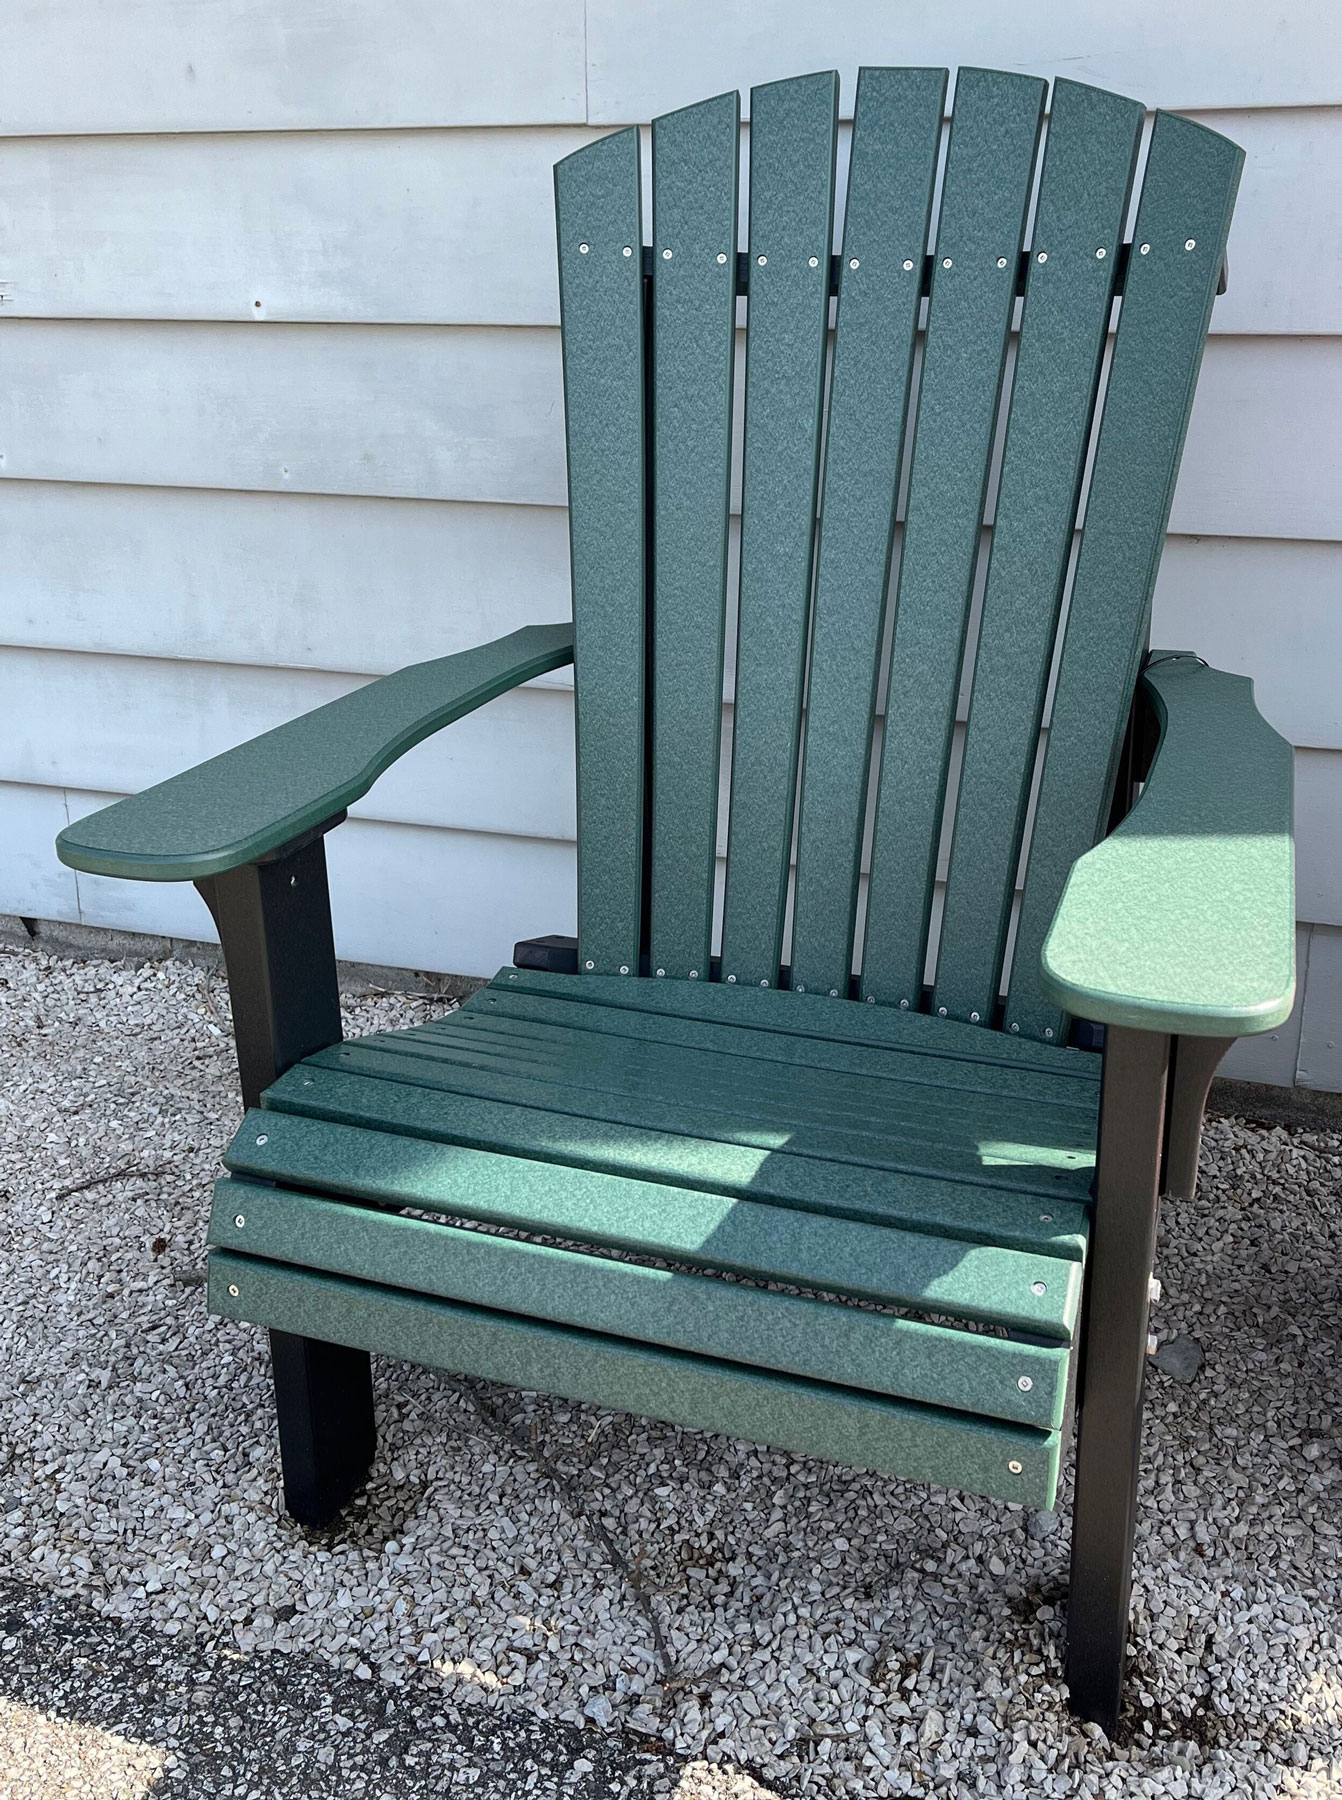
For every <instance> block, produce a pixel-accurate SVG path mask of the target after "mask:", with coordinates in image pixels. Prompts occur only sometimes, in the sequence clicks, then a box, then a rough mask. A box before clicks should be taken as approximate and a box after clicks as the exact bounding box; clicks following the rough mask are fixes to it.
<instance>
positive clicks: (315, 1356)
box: [270, 1331, 377, 1526]
mask: <svg viewBox="0 0 1342 1800" xmlns="http://www.w3.org/2000/svg"><path fill="white" fill-rule="evenodd" d="M270 1368H271V1373H272V1375H273V1376H274V1378H275V1411H276V1415H277V1417H278V1420H279V1428H280V1465H281V1467H282V1469H283V1471H284V1507H285V1511H286V1512H287V1513H288V1514H289V1516H290V1517H291V1518H294V1519H297V1520H298V1523H299V1524H300V1525H312V1526H321V1525H329V1524H330V1522H331V1520H332V1519H334V1518H335V1516H336V1514H337V1513H338V1512H339V1511H340V1509H341V1508H342V1507H343V1506H344V1504H345V1502H346V1501H347V1500H348V1499H350V1497H351V1496H352V1495H354V1494H356V1493H358V1491H359V1489H360V1488H361V1487H362V1486H363V1484H364V1482H365V1480H366V1479H367V1476H368V1466H369V1464H370V1463H371V1462H372V1460H373V1453H374V1451H375V1450H376V1449H377V1425H376V1422H375V1420H374V1417H373V1371H372V1365H371V1363H370V1362H369V1360H368V1352H367V1351H366V1350H350V1349H348V1348H347V1347H346V1346H345V1345H344V1344H325V1343H323V1342H322V1341H321V1340H320V1339H319V1338H305V1337H294V1336H293V1335H292V1334H291V1333H290V1332H287V1331H272V1332H271V1334H270Z"/></svg>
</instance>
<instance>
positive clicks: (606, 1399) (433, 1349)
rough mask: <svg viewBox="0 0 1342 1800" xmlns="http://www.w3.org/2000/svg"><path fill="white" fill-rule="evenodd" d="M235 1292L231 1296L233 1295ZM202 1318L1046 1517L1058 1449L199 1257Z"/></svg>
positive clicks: (983, 1423)
mask: <svg viewBox="0 0 1342 1800" xmlns="http://www.w3.org/2000/svg"><path fill="white" fill-rule="evenodd" d="M233 1289H236V1290H237V1292H236V1293H234V1292H233V1291H232V1290H233ZM209 1304H210V1310H211V1311H212V1312H214V1313H217V1314H221V1315H223V1316H225V1317H228V1318H234V1319H250V1320H252V1321H254V1322H255V1323H256V1324H259V1325H268V1326H271V1327H273V1328H276V1329H279V1330H282V1331H289V1332H294V1333H296V1334H298V1335H300V1336H303V1337H313V1338H319V1339H321V1340H323V1341H325V1342H327V1343H336V1344H352V1345H355V1346H357V1347H358V1348H360V1349H365V1350H373V1351H377V1352H380V1353H382V1354H384V1355H389V1356H398V1357H404V1358H406V1359H407V1360H409V1361H412V1362H417V1363H424V1364H427V1365H428V1366H429V1367H431V1368H447V1369H454V1370H456V1371H458V1372H459V1373H461V1374H466V1375H478V1376H481V1377H483V1378H484V1379H486V1380H489V1381H502V1382H506V1383H508V1384H509V1385H510V1386H513V1387H519V1388H524V1389H528V1390H531V1391H533V1392H540V1393H549V1394H562V1395H564V1396H565V1397H566V1398H568V1399H571V1400H582V1401H590V1402H593V1403H594V1404H597V1405H600V1406H606V1407H617V1408H621V1409H624V1410H627V1411H630V1412H635V1413H638V1414H640V1415H641V1416H642V1417H644V1418H653V1419H669V1420H671V1421H672V1422H674V1423H678V1424H687V1425H695V1426H698V1427H699V1428H700V1429H706V1430H709V1431H721V1432H726V1433H729V1434H731V1435H733V1436H737V1437H745V1438H747V1439H749V1440H750V1441H751V1442H754V1443H765V1444H775V1445H778V1446H779V1447H780V1448H782V1449H787V1450H795V1451H800V1452H802V1453H803V1454H807V1455H814V1456H823V1457H827V1458H829V1459H831V1460H832V1461H835V1462H842V1463H847V1464H849V1465H853V1466H856V1467H859V1468H876V1469H889V1470H891V1471H893V1472H894V1473H897V1474H899V1475H902V1476H904V1477H905V1478H907V1479H912V1480H915V1481H936V1482H941V1483H943V1484H945V1485H947V1486H952V1487H957V1488H960V1489H962V1490H964V1491H967V1492H969V1493H980V1494H991V1495H995V1496H997V1497H998V1498H1000V1499H1006V1500H1016V1501H1019V1502H1020V1503H1022V1504H1023V1505H1028V1506H1035V1507H1048V1506H1051V1505H1052V1504H1053V1498H1054V1494H1055V1492H1056V1490H1057V1479H1058V1458H1059V1449H1060V1443H1059V1436H1058V1433H1057V1432H1056V1431H1047V1432H1046V1431H1041V1430H1038V1429H1036V1428H1033V1427H1030V1426H1028V1425H1011V1424H1007V1423H1005V1422H1002V1421H996V1420H989V1419H980V1418H974V1417H971V1416H969V1415H966V1414H963V1413H954V1412H949V1411H945V1410H943V1409H941V1408H937V1407H930V1406H922V1405H919V1404H917V1403H916V1402H914V1401H905V1400H888V1399H884V1398H883V1397H881V1396H879V1395H875V1394H863V1393H859V1392H857V1391H856V1390H854V1389H852V1388H848V1387H839V1386H831V1385H830V1384H829V1383H826V1382H816V1381H808V1380H804V1379H802V1378H800V1377H796V1376H786V1375H776V1374H773V1373H770V1372H766V1371H764V1370H759V1369H749V1368H747V1367H745V1366H744V1365H742V1364H739V1363H727V1362H723V1361H721V1360H720V1359H718V1358H714V1357H706V1356H690V1355H686V1354H685V1353H684V1352H678V1351H672V1350H663V1349H654V1348H653V1347H651V1346H648V1345H642V1344H633V1343H629V1342H627V1341H622V1340H620V1339H618V1338H612V1337H608V1336H606V1335H604V1334H602V1333H597V1332H587V1331H578V1330H574V1329H573V1328H571V1327H564V1326H557V1325H550V1324H543V1323H540V1322H537V1321H533V1320H530V1319H520V1318H514V1317H510V1316H508V1315H506V1314H502V1313H496V1312H491V1311H488V1310H486V1309H484V1308H479V1307H473V1306H464V1305H462V1304H460V1303H458V1302H456V1301H451V1300H438V1299H431V1298H427V1297H423V1296H420V1295H417V1294H407V1293H404V1292H402V1291H400V1290H398V1289H396V1288H389V1287H383V1286H379V1285H376V1284H374V1283H372V1282H362V1281H350V1280H347V1279H344V1278H341V1277H338V1276H330V1275H314V1274H311V1273H309V1272H307V1271H305V1270H298V1269H291V1268H286V1267H285V1266H284V1265H283V1264H280V1263H271V1262H264V1261H260V1260H253V1259H252V1258H250V1257H246V1256H236V1255H232V1254H230V1253H228V1252H227V1251H220V1250H215V1251H212V1252H211V1255H210V1281H209Z"/></svg>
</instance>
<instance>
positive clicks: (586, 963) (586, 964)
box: [583, 962, 596, 969]
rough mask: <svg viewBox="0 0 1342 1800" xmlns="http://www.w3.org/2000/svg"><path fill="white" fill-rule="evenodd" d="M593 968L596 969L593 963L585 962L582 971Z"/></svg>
mask: <svg viewBox="0 0 1342 1800" xmlns="http://www.w3.org/2000/svg"><path fill="white" fill-rule="evenodd" d="M595 967H596V964H595V963H594V962H585V963H584V964H583V968H584V969H594V968H595Z"/></svg>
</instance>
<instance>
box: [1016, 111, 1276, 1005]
mask: <svg viewBox="0 0 1342 1800" xmlns="http://www.w3.org/2000/svg"><path fill="white" fill-rule="evenodd" d="M1243 161H1244V154H1243V152H1242V151H1241V150H1240V149H1239V147H1238V146H1237V145H1235V144H1232V143H1231V142H1230V141H1229V140H1228V139H1227V138H1223V137H1221V136H1219V135H1218V134H1217V133H1216V132H1212V131H1208V130H1206V128H1205V127H1203V126H1201V125H1195V124H1193V123H1192V122H1191V121H1190V120H1188V119H1181V118H1178V117H1176V116H1175V115H1173V114H1171V113H1160V114H1158V115H1157V117H1156V123H1155V129H1154V131H1153V133H1152V137H1151V149H1150V154H1149V156H1148V158H1147V166H1146V176H1145V180H1144V182H1143V185H1142V196H1141V201H1140V204H1139V206H1138V210H1137V224H1136V229H1135V231H1134V234H1133V235H1134V243H1133V249H1132V255H1131V257H1130V259H1129V264H1128V272H1127V280H1126V283H1125V286H1124V293H1123V302H1122V306H1121V309H1120V312H1119V321H1118V331H1117V335H1116V338H1115V342H1114V354H1113V361H1112V364H1111V366H1110V371H1109V381H1108V386H1107V389H1106V393H1105V403H1104V415H1103V418H1102V420H1101V424H1100V433H1099V439H1098V442H1097V445H1096V450H1095V463H1094V468H1093V470H1092V474H1091V481H1090V491H1089V494H1088V496H1087V499H1086V508H1085V519H1084V527H1083V531H1082V538H1081V548H1080V551H1079V553H1078V557H1077V566H1076V575H1075V578H1074V580H1073V584H1072V598H1071V605H1070V608H1069V611H1068V615H1067V628H1066V634H1065V637H1064V641H1063V652H1062V660H1061V663H1060V666H1059V671H1058V683H1057V689H1056V692H1055V694H1054V699H1053V713H1052V717H1051V719H1050V721H1049V738H1048V749H1047V751H1046V753H1045V758H1044V769H1043V775H1042V778H1041V783H1040V790H1039V803H1038V807H1037V809H1036V814H1035V824H1034V832H1033V835H1032V838H1031V843H1030V856H1029V865H1028V869H1027V874H1026V885H1025V895H1024V898H1023V900H1022V903H1021V917H1020V925H1019V928H1018V932H1017V937H1016V947H1015V953H1014V956H1013V960H1012V969H1011V984H1010V989H1009V992H1008V995H1007V1011H1006V1020H1007V1026H1008V1029H1009V1030H1011V1031H1015V1032H1019V1033H1021V1034H1022V1035H1023V1036H1028V1037H1038V1038H1044V1039H1053V1040H1060V1039H1061V1037H1062V1034H1063V1030H1064V1025H1065V1020H1064V1017H1063V1015H1062V1013H1061V1012H1060V1011H1059V1009H1058V1008H1057V1007H1056V1006H1054V1005H1053V1004H1052V1003H1051V1002H1050V1001H1048V1000H1047V999H1046V998H1045V996H1044V994H1043V993H1042V991H1041V989H1040V985H1039V953H1040V949H1041V948H1042V945H1043V941H1044V938H1045V936H1046V935H1047V932H1048V928H1049V925H1050V924H1051V922H1052V919H1053V914H1054V911H1055V910H1056V907H1057V904H1058V899H1059V896H1060V895H1061V893H1062V889H1063V885H1064V883H1065V882H1066V879H1067V875H1068V872H1069V870H1070V869H1071V866H1072V864H1073V862H1075V860H1076V858H1077V857H1078V856H1080V855H1081V854H1082V853H1083V852H1084V851H1086V850H1088V849H1089V848H1090V847H1091V845H1092V844H1093V843H1094V842H1095V841H1096V839H1097V838H1098V837H1099V835H1100V832H1101V830H1102V829H1103V824H1104V819H1105V815H1106V812H1107V809H1108V805H1109V797H1110V791H1111V789H1112V786H1113V778H1114V769H1115V766H1116V762H1117V757H1118V751H1119V747H1120V745H1121V742H1122V737H1123V729H1124V724H1125V721H1126V718H1127V714H1128V707H1129V702H1130V700H1131V697H1132V684H1133V678H1134V674H1135V671H1136V667H1137V660H1138V658H1139V657H1140V654H1141V647H1142V644H1143V643H1144V641H1145V636H1146V629H1147V621H1148V617H1149V612H1150V604H1151V592H1152V589H1153V588H1154V586H1155V579H1156V571H1157V568H1158V567H1159V563H1160V552H1161V548H1162V546H1163V544H1164V538H1165V526H1166V522H1167V520H1168V518H1169V510H1170V500H1171V498H1172V496H1173V492H1174V480H1175V476H1176V474H1177V473H1178V468H1179V458H1180V456H1181V454H1182V451H1183V442H1184V435H1185V432H1186V431H1187V428H1188V415H1189V413H1190V411H1191V410H1192V404H1193V391H1194V388H1195V386H1196V383H1197V377H1198V370H1199V368H1200V366H1201V362H1202V347H1203V343H1204V341H1205V339H1206V335H1207V325H1208V322H1209V320H1210V318H1211V308H1212V301H1213V300H1214V298H1215V296H1216V283H1217V276H1218V273H1219V271H1220V268H1221V260H1222V257H1223V255H1224V253H1225V241H1226V235H1227V233H1228V231H1229V228H1230V214H1231V209H1232V207H1233V206H1234V202H1235V191H1236V188H1237V187H1238V185H1239V174H1240V168H1241V166H1242V164H1243Z"/></svg>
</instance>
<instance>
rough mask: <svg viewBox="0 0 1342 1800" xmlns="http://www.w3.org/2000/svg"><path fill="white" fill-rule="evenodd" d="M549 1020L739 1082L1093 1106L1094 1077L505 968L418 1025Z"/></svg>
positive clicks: (535, 1028)
mask: <svg viewBox="0 0 1342 1800" xmlns="http://www.w3.org/2000/svg"><path fill="white" fill-rule="evenodd" d="M555 1027H563V1028H565V1030H567V1031H568V1032H570V1033H582V1034H583V1035H584V1036H587V1037H591V1038H594V1039H596V1040H598V1041H606V1040H609V1039H620V1040H632V1041H633V1043H634V1044H636V1045H637V1044H640V1043H647V1044H652V1045H663V1046H666V1047H667V1048H671V1047H673V1046H674V1047H675V1048H677V1049H680V1050H688V1051H691V1052H694V1053H695V1054H697V1055H702V1054H705V1053H707V1054H710V1055H712V1054H721V1055H726V1056H730V1057H731V1058H732V1059H733V1061H734V1062H735V1063H736V1064H738V1065H739V1066H740V1067H741V1069H742V1074H741V1076H740V1079H741V1080H743V1081H749V1080H751V1079H753V1077H754V1074H755V1071H754V1068H753V1065H754V1064H755V1063H756V1062H757V1061H758V1062H762V1063H763V1064H764V1068H763V1069H762V1070H760V1071H758V1073H759V1074H760V1075H761V1076H763V1077H764V1078H765V1079H766V1080H767V1079H768V1078H770V1077H771V1076H772V1075H775V1074H776V1073H777V1072H778V1071H777V1070H775V1069H774V1067H773V1065H775V1064H783V1065H785V1067H787V1068H793V1067H800V1068H802V1069H803V1070H807V1071H816V1072H825V1073H828V1072H829V1071H836V1072H841V1073H842V1074H843V1075H844V1076H845V1077H855V1078H856V1079H857V1080H858V1081H870V1082H873V1083H875V1085H876V1087H877V1088H880V1087H881V1086H882V1085H883V1084H885V1083H886V1082H889V1081H900V1082H909V1083H913V1084H914V1085H921V1086H926V1087H929V1088H933V1089H940V1088H947V1089H952V1090H954V1089H963V1090H966V1091H972V1092H976V1093H982V1094H1011V1095H1019V1096H1021V1097H1023V1098H1028V1099H1030V1100H1041V1101H1053V1102H1056V1103H1058V1104H1067V1105H1074V1106H1075V1105H1079V1106H1081V1107H1083V1108H1084V1109H1085V1110H1086V1111H1087V1113H1088V1114H1089V1115H1092V1116H1093V1113H1094V1107H1095V1093H1094V1084H1093V1083H1092V1082H1084V1083H1078V1082H1076V1081H1073V1080H1072V1079H1071V1077H1070V1075H1054V1074H1048V1073H1045V1072H1044V1071H1042V1070H1036V1069H1032V1068H1019V1067H1016V1066H1014V1065H1012V1064H1009V1063H1000V1062H983V1061H977V1060H974V1061H971V1060H968V1059H965V1060H961V1059H959V1058H955V1057H949V1056H921V1055H919V1054H918V1052H917V1051H915V1050H911V1049H888V1048H884V1047H878V1046H876V1045H868V1044H860V1043H847V1042H844V1041H842V1040H835V1039H831V1038H817V1037H804V1036H799V1035H797V1034H795V1033H791V1032H783V1031H755V1030H748V1029H746V1030H743V1029H742V1028H741V1027H740V1026H739V1025H727V1024H719V1023H716V1022H712V1021H708V1020H703V1019H694V1018H681V1017H677V1016H676V1015H674V1014H670V1013H664V1012H663V1013H645V1012H639V1011H637V1010H635V1009H633V1008H629V1007H617V1006H599V1005H598V1006H593V1005H589V1004H586V1003H584V1002H583V1001H581V1000H576V999H552V998H549V997H545V996H542V995H539V994H532V993H529V992H526V991H521V992H519V991H518V990H517V989H515V988H514V987H513V986H512V985H511V984H510V983H508V981H507V977H506V975H505V976H504V977H502V978H501V979H499V980H496V981H494V982H492V983H491V984H490V986H489V987H488V988H485V989H484V990H483V991H481V992H480V993H478V994H475V995H474V996H473V997H472V998H471V1000H470V1001H468V1003H467V1004H466V1005H465V1006H464V1007H462V1008H461V1009H460V1010H459V1011H457V1012H455V1013H453V1014H451V1015H450V1017H449V1018H447V1019H443V1020H439V1021H436V1022H434V1023H432V1024H428V1025H425V1026H422V1027H421V1028H420V1029H421V1031H422V1033H423V1034H424V1035H425V1036H434V1035H437V1034H439V1033H441V1032H452V1033H462V1032H465V1033H470V1032H473V1031H474V1032H478V1033H486V1034H488V1033H495V1032H498V1031H500V1030H506V1031H510V1032H513V1033H525V1034H527V1035H528V1036H529V1037H534V1038H536V1039H537V1040H541V1039H544V1038H546V1037H550V1036H554V1035H556V1034H555ZM850 1091H851V1086H850Z"/></svg>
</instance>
